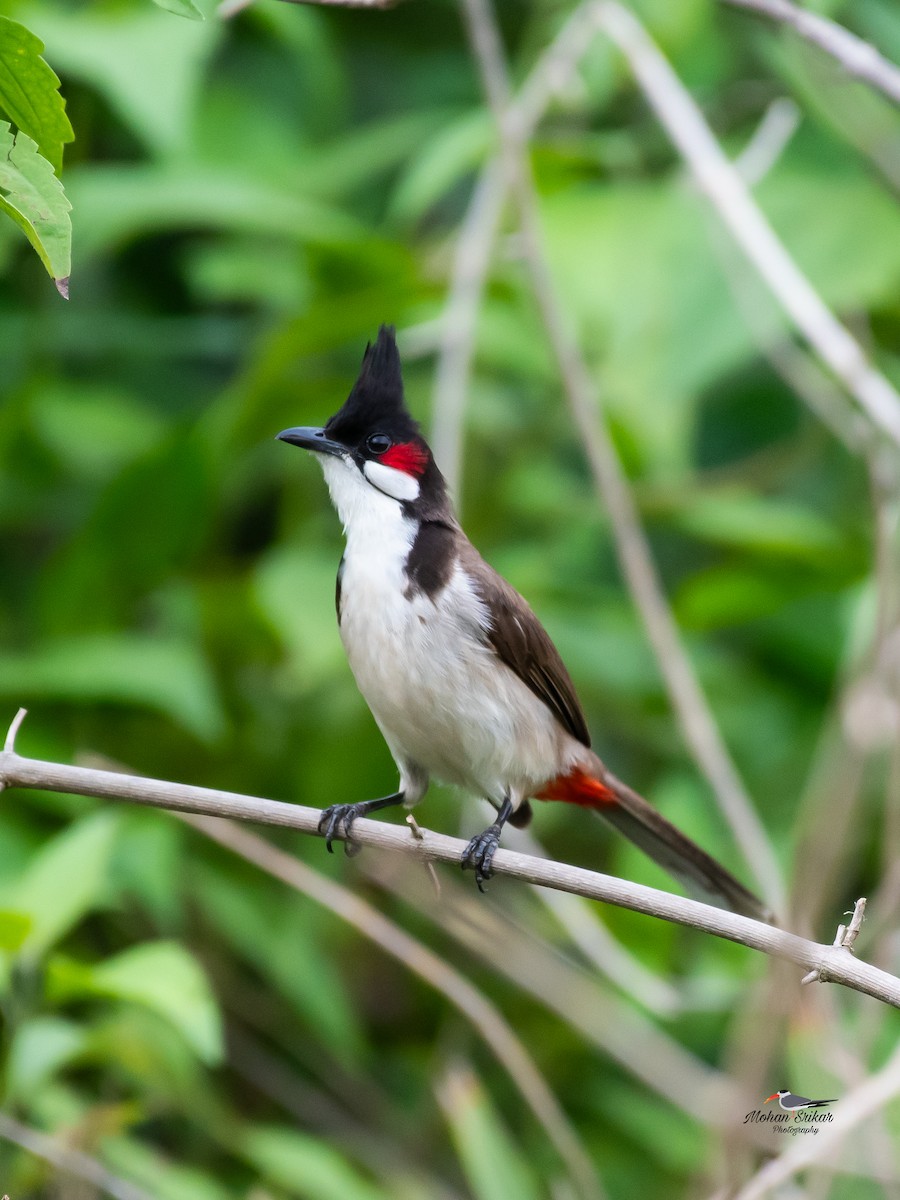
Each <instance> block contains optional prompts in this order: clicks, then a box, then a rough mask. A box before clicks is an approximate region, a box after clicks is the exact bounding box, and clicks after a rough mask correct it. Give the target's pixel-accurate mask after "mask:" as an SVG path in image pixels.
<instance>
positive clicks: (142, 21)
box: [29, 5, 224, 154]
mask: <svg viewBox="0 0 900 1200" xmlns="http://www.w3.org/2000/svg"><path fill="white" fill-rule="evenodd" d="M29 24H30V25H31V26H32V28H34V29H35V30H36V31H37V33H38V34H39V35H40V37H41V38H42V39H43V41H44V45H45V46H46V47H47V53H48V56H49V57H50V58H51V60H52V61H53V62H54V63H55V64H56V66H57V67H58V68H59V69H60V70H61V71H62V72H63V74H64V75H65V76H66V79H70V78H71V79H77V80H79V81H81V82H83V83H85V84H87V86H88V87H90V88H92V89H95V90H96V91H98V92H99V93H100V94H101V95H102V96H103V97H104V99H105V100H106V101H107V103H108V104H109V105H110V106H111V107H112V109H113V111H114V112H115V113H116V114H117V116H118V117H119V118H120V119H121V120H122V121H123V122H124V123H125V125H126V126H127V127H128V128H129V130H131V131H132V132H133V133H134V134H136V135H137V137H139V138H140V139H141V140H142V142H143V143H144V145H145V146H146V148H147V149H148V150H149V151H150V152H151V153H153V154H172V153H174V152H179V151H183V150H185V149H187V147H188V145H189V140H190V132H191V129H192V126H193V116H194V108H195V103H196V100H197V97H198V96H199V95H200V92H201V88H202V86H203V74H204V70H205V68H206V64H207V61H208V59H209V57H210V55H211V54H212V53H213V52H214V51H215V48H216V46H217V44H218V42H219V40H220V39H221V37H222V35H223V33H224V22H222V21H191V22H190V24H183V25H180V26H178V27H177V28H176V27H175V26H174V24H173V22H172V21H170V20H169V18H168V17H167V16H164V15H163V14H162V13H161V12H159V11H158V10H157V9H152V8H150V7H149V6H148V7H146V8H144V7H143V6H140V5H132V6H129V7H123V6H117V7H105V6H99V5H97V6H91V7H90V8H86V9H81V10H80V11H79V10H77V9H74V8H73V9H67V8H64V7H63V6H62V5H59V6H50V5H42V6H40V7H39V8H38V7H35V8H34V9H32V10H30V11H29ZM162 80H164V81H165V86H161V81H162Z"/></svg>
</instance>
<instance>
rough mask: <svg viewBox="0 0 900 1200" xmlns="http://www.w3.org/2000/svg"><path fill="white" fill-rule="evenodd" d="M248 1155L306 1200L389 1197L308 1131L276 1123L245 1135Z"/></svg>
mask: <svg viewBox="0 0 900 1200" xmlns="http://www.w3.org/2000/svg"><path fill="white" fill-rule="evenodd" d="M242 1148H243V1151H244V1154H245V1155H246V1157H247V1158H248V1159H249V1160H250V1161H251V1162H252V1163H253V1165H254V1166H255V1167H256V1168H257V1170H258V1171H260V1172H262V1174H263V1175H264V1176H265V1178H266V1179H268V1180H271V1181H272V1182H273V1183H275V1184H277V1185H278V1186H279V1187H282V1188H284V1189H285V1190H286V1191H287V1192H288V1193H289V1194H290V1195H292V1196H302V1197H304V1200H385V1197H386V1195H387V1193H385V1192H383V1191H381V1189H380V1188H377V1187H376V1186H375V1185H374V1184H372V1183H369V1182H368V1181H367V1180H365V1179H364V1178H363V1177H362V1176H361V1175H360V1174H359V1173H358V1172H357V1171H356V1170H355V1169H354V1168H353V1167H352V1166H351V1165H350V1164H349V1163H348V1162H347V1161H346V1160H345V1159H344V1158H343V1157H342V1156H341V1155H340V1154H338V1152H337V1151H336V1150H332V1149H331V1147H330V1146H327V1145H325V1144H324V1143H323V1142H320V1141H317V1140H316V1139H315V1138H312V1137H309V1136H308V1135H307V1134H303V1133H298V1132H297V1131H296V1130H295V1129H288V1128H284V1127H281V1126H275V1125H269V1126H266V1125H262V1126H259V1125H258V1126H256V1127H255V1128H253V1129H251V1130H249V1131H248V1132H247V1134H246V1135H245V1136H244V1139H243V1142H242Z"/></svg>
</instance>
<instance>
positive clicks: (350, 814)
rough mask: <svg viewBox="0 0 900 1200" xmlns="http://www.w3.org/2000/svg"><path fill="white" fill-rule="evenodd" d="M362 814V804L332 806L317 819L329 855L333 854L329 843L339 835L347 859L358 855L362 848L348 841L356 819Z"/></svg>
mask: <svg viewBox="0 0 900 1200" xmlns="http://www.w3.org/2000/svg"><path fill="white" fill-rule="evenodd" d="M364 812H365V805H363V804H332V805H331V806H330V807H329V808H326V809H325V811H324V812H323V813H322V815H321V817H319V825H318V829H319V833H322V834H324V835H325V846H326V848H327V850H328V853H329V854H334V850H333V848H332V845H331V843H332V842H333V841H334V839H335V838H336V837H340V836H341V835H343V839H344V853H345V854H346V855H347V857H348V858H352V857H353V855H354V854H359V852H360V850H361V849H362V847H361V846H358V845H357V844H356V843H355V842H351V841H350V830H351V828H352V827H353V822H354V821H355V820H356V818H357V817H360V816H362V814H363V813H364Z"/></svg>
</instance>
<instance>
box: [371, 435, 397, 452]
mask: <svg viewBox="0 0 900 1200" xmlns="http://www.w3.org/2000/svg"><path fill="white" fill-rule="evenodd" d="M393 444H394V443H393V442H392V441H391V439H390V438H389V437H388V435H387V434H386V433H370V434H369V436H368V437H367V438H366V449H367V450H368V451H369V453H370V454H384V452H385V450H390V448H391V446H392V445H393Z"/></svg>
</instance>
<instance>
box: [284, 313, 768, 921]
mask: <svg viewBox="0 0 900 1200" xmlns="http://www.w3.org/2000/svg"><path fill="white" fill-rule="evenodd" d="M277 438H278V439H279V440H281V441H282V442H286V443H288V444H291V445H294V446H298V447H301V448H302V449H304V450H307V451H310V452H312V453H313V455H314V456H315V457H316V458H317V459H318V461H319V463H320V465H321V467H322V470H323V472H324V475H325V481H326V484H327V486H328V490H329V493H330V496H331V500H332V503H333V504H334V507H335V508H336V509H337V513H338V516H339V518H340V520H341V522H342V524H343V527H344V533H345V538H346V546H345V550H344V554H343V557H342V558H341V561H340V565H339V567H338V573H337V586H336V595H335V601H336V608H337V618H338V625H339V630H340V636H341V639H342V641H343V644H344V648H345V651H346V654H347V658H348V660H349V664H350V668H351V670H352V672H353V675H354V676H355V679H356V683H357V685H358V687H359V690H360V691H361V693H362V695H363V697H364V699H365V700H366V702H367V704H368V706H369V709H370V710H371V712H372V715H373V716H374V718H375V721H376V723H377V725H378V727H379V729H380V730H381V733H382V735H383V737H384V739H385V741H386V742H387V745H388V748H389V749H390V752H391V755H392V756H393V759H394V761H395V763H396V765H397V769H398V772H399V786H398V788H397V791H395V792H393V793H391V794H390V795H388V796H382V797H380V798H378V799H374V800H363V801H357V802H355V803H348V804H333V805H330V806H329V807H328V808H326V809H325V810H324V811H323V814H322V818H321V821H320V823H319V832H320V833H322V834H324V836H325V840H326V845H327V848H328V850H329V851H331V850H332V841H333V840H334V839H335V838H338V837H343V839H344V841H345V849H346V850H347V851H348V852H350V851H351V847H352V838H351V833H352V828H353V823H354V822H355V821H356V820H357V819H358V818H360V817H363V816H368V815H369V814H370V813H374V812H377V811H378V810H380V809H384V808H388V807H390V806H393V805H404V806H405V807H407V808H412V807H413V806H414V805H415V804H417V803H418V802H419V801H420V800H421V799H422V797H423V796H424V795H425V792H426V790H427V788H428V785H429V782H430V780H431V779H433V778H434V779H437V780H440V781H441V782H443V783H447V784H451V785H457V786H459V787H461V788H462V789H464V790H466V791H468V792H470V793H473V794H475V795H476V796H479V797H482V798H484V799H486V800H487V801H489V803H490V804H491V805H492V806H493V807H494V809H495V810H496V816H495V819H494V820H493V822H492V823H491V824H490V826H488V828H486V829H485V830H484V831H483V832H482V833H480V834H478V835H477V836H475V837H473V838H472V839H471V841H470V842H469V843H468V845H467V847H466V849H465V851H464V853H463V855H462V858H461V864H462V867H463V868H464V869H471V870H472V871H473V872H474V874H475V879H476V882H477V884H478V887H479V889H480V890H482V891H483V890H484V884H485V883H486V882H487V881H488V880H489V879H490V878H491V875H492V873H493V869H492V863H493V859H494V855H495V853H496V851H497V849H498V846H499V843H500V835H501V831H502V830H503V827H504V825H506V823H507V822H509V824H511V825H513V826H518V827H524V826H525V825H527V824H528V822H529V820H530V818H531V815H532V807H531V803H530V801H531V800H532V799H540V800H551V801H554V800H555V801H565V802H568V803H570V804H573V805H576V806H581V807H583V808H587V809H593V810H594V811H596V812H597V813H599V814H600V815H601V816H602V817H604V818H605V819H606V820H607V821H608V822H609V823H610V824H612V825H613V826H615V827H616V828H617V829H618V830H619V831H620V832H621V833H623V834H624V835H625V836H626V837H627V838H629V839H630V840H631V841H632V842H634V843H635V844H636V845H637V846H639V847H640V848H641V849H642V850H643V851H644V852H645V853H646V854H648V855H649V856H650V858H652V859H653V860H654V861H655V862H657V863H658V864H659V865H660V866H662V867H663V868H665V869H666V870H667V871H669V872H670V873H671V874H672V875H673V876H674V877H675V878H677V879H678V880H680V881H681V882H682V883H683V884H685V885H686V886H687V887H688V889H689V890H691V891H693V892H694V893H695V894H696V895H697V896H699V898H701V899H704V900H707V901H709V902H711V903H713V904H716V905H718V906H720V907H723V908H729V909H731V910H732V911H734V912H736V913H740V914H742V915H745V916H750V917H754V918H756V919H759V920H768V919H769V917H770V914H769V912H768V910H767V908H766V907H765V905H764V904H763V903H762V902H761V901H760V900H759V899H757V897H756V896H755V895H754V894H753V893H752V892H751V891H749V890H748V888H746V887H745V886H744V885H743V884H742V883H741V882H740V881H739V880H737V879H736V878H735V877H734V876H733V875H732V874H731V873H730V872H729V871H727V870H726V869H725V868H724V867H723V866H721V865H720V864H719V863H718V862H716V860H715V859H714V858H712V857H711V856H710V855H709V854H707V853H706V852H705V851H704V850H702V849H701V848H700V847H699V846H698V845H696V844H695V843H694V842H693V841H691V840H690V839H689V838H688V837H686V836H685V835H684V834H682V833H681V832H680V831H679V830H678V829H676V828H675V826H673V825H672V824H670V823H669V822H668V821H667V820H665V818H664V817H663V816H662V815H661V814H660V813H659V812H657V811H656V809H654V808H653V807H652V806H651V805H650V804H649V803H648V802H647V801H646V800H644V799H643V797H642V796H640V795H639V794H638V793H637V792H635V791H634V790H633V789H631V788H630V787H628V786H627V785H626V784H625V783H623V782H622V781H621V780H619V779H617V778H616V776H615V775H614V774H613V773H612V771H610V770H609V768H608V767H607V766H606V765H605V763H603V762H602V761H601V759H600V758H599V757H598V756H597V755H596V754H595V753H594V752H593V750H592V749H591V737H590V733H589V732H588V727H587V722H586V720H585V716H584V712H583V710H582V707H581V704H580V702H579V699H578V696H577V694H576V691H575V687H574V684H573V683H572V680H571V678H570V676H569V673H568V671H567V670H566V668H565V666H564V664H563V662H562V659H561V657H560V655H559V652H558V651H557V649H556V647H555V646H554V644H553V642H552V641H551V639H550V636H549V635H548V633H547V632H546V630H545V629H544V627H543V625H542V624H541V623H540V621H539V620H538V618H537V617H536V616H535V614H534V613H533V612H532V610H531V608H530V607H529V605H528V603H527V602H526V601H525V600H524V599H523V597H522V596H521V595H519V593H518V592H517V591H516V590H515V589H514V588H513V587H512V586H511V585H510V584H509V583H507V581H506V580H505V579H504V578H503V577H502V576H500V575H499V574H498V573H497V572H496V571H495V570H493V568H492V567H490V566H489V565H488V564H487V562H485V560H484V559H483V558H482V557H481V555H480V554H479V552H478V551H477V550H476V549H475V547H474V546H473V545H472V543H471V542H470V541H469V539H468V538H467V537H466V535H465V533H464V532H463V530H462V527H461V526H460V524H459V521H458V520H457V518H456V515H455V513H454V509H453V505H452V502H451V500H450V497H449V494H448V488H447V484H446V482H445V480H444V477H443V476H442V474H441V472H440V470H439V468H438V466H437V464H436V462H435V460H434V456H433V455H432V452H431V449H430V447H429V446H428V443H427V442H426V441H425V438H424V437H423V435H422V432H421V429H420V427H419V425H418V423H417V422H416V421H415V420H414V419H413V417H412V416H411V414H410V412H409V410H408V408H407V406H406V402H405V399H404V391H403V378H402V369H401V362H400V355H399V352H398V348H397V341H396V333H395V329H394V327H393V326H390V325H382V326H381V327H380V329H379V331H378V335H377V338H376V340H375V342H374V344H373V343H371V342H370V343H369V344H368V345H367V346H366V350H365V354H364V356H363V360H362V366H361V368H360V371H359V376H358V378H357V379H356V382H355V383H354V384H353V387H352V389H351V390H350V393H349V395H348V397H347V399H346V401H345V402H344V404H343V405H342V407H341V408H340V409H339V411H338V412H337V413H335V415H334V416H332V417H331V418H330V419H329V420H328V421H327V423H326V424H325V425H324V426H322V427H318V426H297V427H294V428H291V429H285V430H282V432H281V433H279V434H278V435H277Z"/></svg>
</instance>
